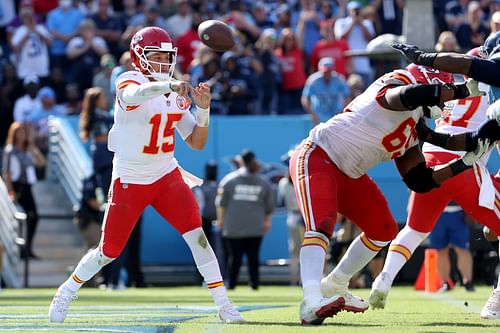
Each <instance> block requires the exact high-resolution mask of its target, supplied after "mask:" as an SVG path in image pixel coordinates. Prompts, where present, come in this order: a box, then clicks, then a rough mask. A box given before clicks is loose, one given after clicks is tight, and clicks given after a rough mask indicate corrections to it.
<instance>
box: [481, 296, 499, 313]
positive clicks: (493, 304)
mask: <svg viewBox="0 0 500 333" xmlns="http://www.w3.org/2000/svg"><path fill="white" fill-rule="evenodd" d="M481 318H484V319H500V290H498V289H495V290H493V292H492V293H491V296H490V298H488V301H487V302H486V304H485V305H484V307H483V309H482V310H481Z"/></svg>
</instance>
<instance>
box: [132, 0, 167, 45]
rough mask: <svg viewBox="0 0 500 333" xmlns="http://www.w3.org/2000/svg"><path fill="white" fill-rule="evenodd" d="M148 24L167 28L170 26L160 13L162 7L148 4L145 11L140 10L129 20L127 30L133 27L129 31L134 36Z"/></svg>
mask: <svg viewBox="0 0 500 333" xmlns="http://www.w3.org/2000/svg"><path fill="white" fill-rule="evenodd" d="M148 26H156V27H160V28H162V29H165V30H166V29H167V27H168V25H167V22H166V21H165V19H164V18H163V17H162V16H161V15H160V7H159V6H158V5H157V4H149V5H146V7H145V8H144V11H143V12H139V13H138V14H136V15H134V16H132V18H131V19H130V21H129V22H128V26H127V30H129V29H130V28H132V30H130V31H129V34H130V36H131V37H132V36H133V35H134V34H135V33H136V32H137V30H139V29H141V28H143V27H148Z"/></svg>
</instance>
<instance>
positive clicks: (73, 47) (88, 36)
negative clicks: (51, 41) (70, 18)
mask: <svg viewBox="0 0 500 333" xmlns="http://www.w3.org/2000/svg"><path fill="white" fill-rule="evenodd" d="M101 1H106V0H101ZM105 53H108V46H107V44H106V41H105V40H104V39H103V38H102V37H99V36H97V35H96V26H95V23H94V21H92V20H89V19H85V20H83V21H82V22H81V23H80V28H79V35H78V36H76V37H73V38H71V39H70V41H69V43H68V48H67V49H66V55H67V56H68V58H69V60H70V61H71V66H70V69H69V70H70V72H69V73H68V75H69V82H72V83H77V84H78V88H79V89H80V92H83V91H84V90H85V89H87V88H90V87H91V86H92V77H93V74H94V72H95V71H96V70H97V69H98V68H99V61H100V58H101V56H102V55H103V54H105Z"/></svg>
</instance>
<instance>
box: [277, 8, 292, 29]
mask: <svg viewBox="0 0 500 333" xmlns="http://www.w3.org/2000/svg"><path fill="white" fill-rule="evenodd" d="M276 16H277V19H276V23H275V25H274V28H275V29H276V32H277V34H278V36H281V31H282V30H283V29H286V28H288V29H290V30H291V29H292V10H291V9H290V7H289V6H288V5H287V4H285V3H283V4H281V5H280V6H279V7H278V8H277V9H276Z"/></svg>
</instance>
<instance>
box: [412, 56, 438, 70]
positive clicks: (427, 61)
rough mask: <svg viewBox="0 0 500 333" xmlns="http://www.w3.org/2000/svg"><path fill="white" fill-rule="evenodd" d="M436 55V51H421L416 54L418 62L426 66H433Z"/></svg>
mask: <svg viewBox="0 0 500 333" xmlns="http://www.w3.org/2000/svg"><path fill="white" fill-rule="evenodd" d="M437 55H438V54H437V53H422V54H420V55H419V56H418V59H417V61H418V64H419V65H424V66H427V67H433V65H434V59H436V57H437Z"/></svg>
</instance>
